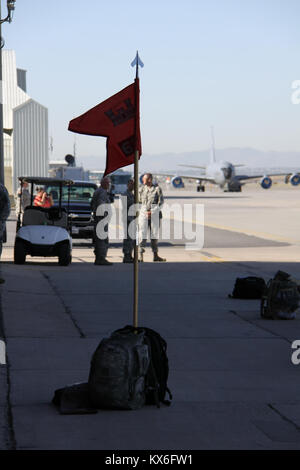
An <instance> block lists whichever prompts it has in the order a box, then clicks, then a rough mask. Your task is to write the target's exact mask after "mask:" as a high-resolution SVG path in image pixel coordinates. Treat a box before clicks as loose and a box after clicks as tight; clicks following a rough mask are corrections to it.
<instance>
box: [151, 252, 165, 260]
mask: <svg viewBox="0 0 300 470" xmlns="http://www.w3.org/2000/svg"><path fill="white" fill-rule="evenodd" d="M153 261H161V262H162V261H167V260H166V258H161V257H160V256H158V254H157V253H154V255H153Z"/></svg>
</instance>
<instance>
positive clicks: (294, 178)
mask: <svg viewBox="0 0 300 470" xmlns="http://www.w3.org/2000/svg"><path fill="white" fill-rule="evenodd" d="M289 182H290V183H291V185H292V186H298V184H300V175H299V173H294V174H293V175H291V176H290V179H289Z"/></svg>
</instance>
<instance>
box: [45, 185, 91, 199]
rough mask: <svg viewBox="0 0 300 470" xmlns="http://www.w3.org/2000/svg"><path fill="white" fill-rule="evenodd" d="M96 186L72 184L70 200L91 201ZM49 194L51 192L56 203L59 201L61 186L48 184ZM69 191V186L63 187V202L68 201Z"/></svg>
mask: <svg viewBox="0 0 300 470" xmlns="http://www.w3.org/2000/svg"><path fill="white" fill-rule="evenodd" d="M95 189H96V188H95V187H94V186H92V185H91V186H86V185H85V186H77V185H76V186H75V185H74V186H71V187H70V202H88V203H90V202H91V199H92V197H93V194H94V192H95ZM47 192H48V194H49V193H51V194H52V197H53V201H54V203H57V202H58V201H59V187H58V186H48V187H47ZM68 192H69V189H68V188H67V187H63V188H62V199H61V200H62V203H64V202H68Z"/></svg>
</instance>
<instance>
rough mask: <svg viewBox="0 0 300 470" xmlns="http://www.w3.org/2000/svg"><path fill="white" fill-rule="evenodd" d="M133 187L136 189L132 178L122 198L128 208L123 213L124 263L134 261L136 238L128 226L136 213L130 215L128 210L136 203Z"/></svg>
mask: <svg viewBox="0 0 300 470" xmlns="http://www.w3.org/2000/svg"><path fill="white" fill-rule="evenodd" d="M133 189H134V181H133V180H132V179H130V180H129V181H128V183H127V191H126V192H125V193H124V194H122V199H121V200H122V204H124V207H125V208H126V213H125V214H123V217H124V239H123V253H124V258H123V263H133V261H134V259H133V256H132V252H133V248H134V242H135V240H134V238H132V237H131V236H130V234H129V233H128V227H129V225H130V223H131V222H132V221H133V220H134V218H135V217H134V215H128V211H129V209H130V207H131V206H132V205H133V204H134V194H133ZM123 210H124V209H123Z"/></svg>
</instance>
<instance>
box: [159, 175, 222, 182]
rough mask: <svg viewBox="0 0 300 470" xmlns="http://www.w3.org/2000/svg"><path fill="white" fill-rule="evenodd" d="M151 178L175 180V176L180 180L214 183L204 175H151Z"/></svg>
mask: <svg viewBox="0 0 300 470" xmlns="http://www.w3.org/2000/svg"><path fill="white" fill-rule="evenodd" d="M153 176H169V177H170V178H175V177H176V176H178V177H179V178H182V179H189V180H201V181H207V182H208V183H215V180H214V179H213V178H210V177H209V176H205V175H201V174H199V175H197V176H195V175H183V174H181V173H180V174H177V175H175V174H174V173H172V174H170V173H153Z"/></svg>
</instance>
